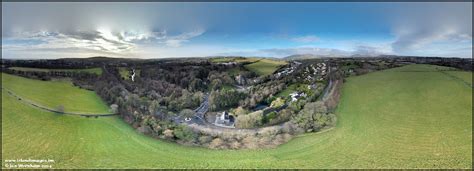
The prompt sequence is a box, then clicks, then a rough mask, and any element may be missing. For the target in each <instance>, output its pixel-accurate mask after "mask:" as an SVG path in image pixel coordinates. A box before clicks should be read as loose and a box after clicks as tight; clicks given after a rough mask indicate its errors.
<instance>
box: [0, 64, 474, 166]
mask: <svg viewBox="0 0 474 171" xmlns="http://www.w3.org/2000/svg"><path fill="white" fill-rule="evenodd" d="M421 67H424V66H421ZM408 69H417V70H423V69H422V68H418V67H417V66H407V67H404V68H397V69H393V70H397V71H402V70H408ZM425 69H432V68H430V67H428V68H425ZM15 78H16V77H15ZM8 81H12V79H10V80H3V84H8ZM55 84H61V83H57V82H56V83H55ZM42 88H43V89H48V88H49V87H42ZM30 93H31V92H30ZM25 95H28V94H25ZM51 98H55V97H51ZM2 102H3V103H2V117H3V118H2V131H3V134H2V138H3V143H2V154H3V159H18V158H33V159H54V160H55V161H56V162H55V163H54V164H53V167H55V168H471V167H472V156H471V154H472V122H471V121H472V111H471V110H472V88H469V87H467V86H465V85H464V84H463V83H460V81H459V80H453V79H452V78H450V77H448V76H446V75H445V74H442V73H440V72H392V70H388V71H381V72H375V73H369V74H366V75H361V76H356V77H351V78H348V79H347V82H346V83H345V84H344V88H343V93H342V101H341V103H340V106H339V108H338V109H337V110H336V114H337V115H338V124H337V126H336V127H335V128H334V129H331V130H329V131H326V132H323V133H315V134H304V135H302V136H299V137H298V138H296V139H293V140H291V141H290V142H289V143H287V144H283V145H281V146H279V147H278V148H275V149H266V150H237V151H236V150H209V149H204V148H197V147H185V146H181V145H177V144H174V143H168V142H163V141H160V140H155V139H152V138H149V137H146V136H143V135H140V134H138V133H136V132H135V131H134V130H133V129H132V128H131V127H130V126H129V125H127V124H125V123H124V122H123V121H122V120H120V119H119V118H118V117H103V118H83V117H76V116H68V115H57V114H54V113H49V112H44V111H40V110H37V109H34V108H31V107H29V106H27V105H24V104H22V103H19V102H18V101H17V100H16V99H14V98H12V97H10V96H8V95H7V94H6V93H2ZM3 165H4V160H3V161H2V166H3Z"/></svg>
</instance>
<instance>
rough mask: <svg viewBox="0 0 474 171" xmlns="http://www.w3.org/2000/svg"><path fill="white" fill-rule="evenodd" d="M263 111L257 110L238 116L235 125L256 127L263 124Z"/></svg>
mask: <svg viewBox="0 0 474 171" xmlns="http://www.w3.org/2000/svg"><path fill="white" fill-rule="evenodd" d="M262 118H263V111H261V110H259V111H255V112H252V113H249V114H247V115H240V116H238V117H237V118H236V122H235V127H237V128H255V127H258V126H260V125H261V122H262Z"/></svg>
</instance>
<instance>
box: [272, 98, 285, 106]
mask: <svg viewBox="0 0 474 171" xmlns="http://www.w3.org/2000/svg"><path fill="white" fill-rule="evenodd" d="M283 105H285V100H284V99H282V98H281V97H278V98H276V99H275V100H273V101H272V103H271V104H270V107H274V108H278V107H281V106H283Z"/></svg>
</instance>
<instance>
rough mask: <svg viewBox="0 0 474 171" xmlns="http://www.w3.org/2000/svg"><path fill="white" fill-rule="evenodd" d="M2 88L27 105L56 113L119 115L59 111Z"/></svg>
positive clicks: (112, 114)
mask: <svg viewBox="0 0 474 171" xmlns="http://www.w3.org/2000/svg"><path fill="white" fill-rule="evenodd" d="M2 90H5V91H6V92H7V94H8V95H10V96H12V97H14V98H16V99H17V100H18V101H21V102H22V103H24V104H27V105H30V106H33V107H35V108H38V109H41V110H45V111H48V112H54V113H58V114H66V115H75V116H82V117H104V116H115V115H118V113H79V112H63V111H58V110H55V109H52V108H49V107H45V106H42V105H40V104H37V103H35V102H33V101H32V100H29V99H26V98H23V97H21V96H19V95H17V94H16V93H14V92H13V91H11V90H9V89H7V88H5V87H3V86H2Z"/></svg>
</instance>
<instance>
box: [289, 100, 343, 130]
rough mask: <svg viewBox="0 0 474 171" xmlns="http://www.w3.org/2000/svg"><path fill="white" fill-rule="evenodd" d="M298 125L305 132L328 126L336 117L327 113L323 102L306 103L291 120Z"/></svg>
mask: <svg viewBox="0 0 474 171" xmlns="http://www.w3.org/2000/svg"><path fill="white" fill-rule="evenodd" d="M292 121H293V122H294V123H295V124H296V125H298V127H300V128H303V129H305V130H306V131H307V132H313V131H319V130H320V129H322V128H324V127H328V126H334V125H335V123H336V117H335V115H334V114H330V113H328V110H327V108H326V105H324V103H323V102H320V101H318V102H313V103H308V104H306V105H305V107H304V108H303V109H302V110H301V111H300V112H299V113H298V114H297V115H296V116H295V117H294V118H293V120H292Z"/></svg>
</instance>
